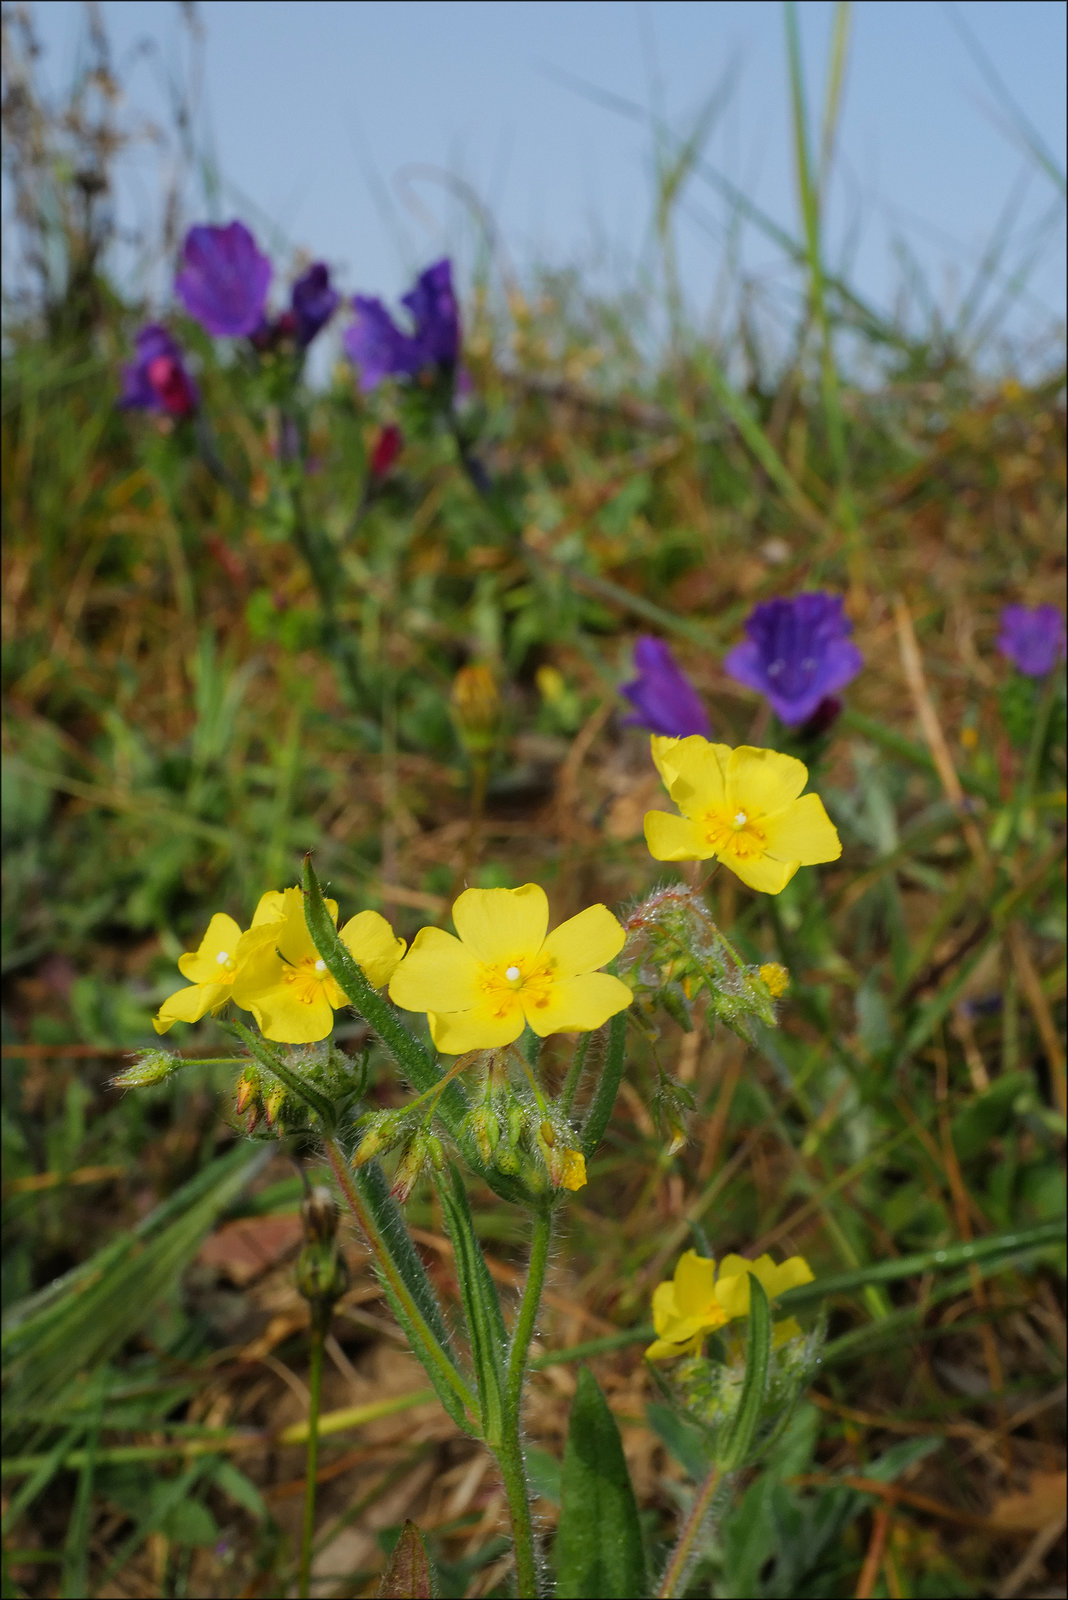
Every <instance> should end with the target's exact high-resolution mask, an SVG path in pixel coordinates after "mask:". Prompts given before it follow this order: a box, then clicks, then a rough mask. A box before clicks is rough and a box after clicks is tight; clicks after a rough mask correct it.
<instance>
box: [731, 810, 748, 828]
mask: <svg viewBox="0 0 1068 1600" xmlns="http://www.w3.org/2000/svg"><path fill="white" fill-rule="evenodd" d="M748 821H749V818H748V817H747V816H746V814H745V812H744V811H738V812H735V816H734V826H735V827H736V828H744V827H745V825H746V823H747V822H748Z"/></svg>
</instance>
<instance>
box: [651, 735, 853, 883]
mask: <svg viewBox="0 0 1068 1600" xmlns="http://www.w3.org/2000/svg"><path fill="white" fill-rule="evenodd" d="M652 751H653V760H654V762H655V763H656V767H657V771H658V772H659V773H660V776H661V777H662V778H663V780H664V783H665V785H666V787H667V791H668V793H669V794H670V796H671V798H672V800H674V802H675V804H676V805H677V806H678V808H679V810H680V811H681V812H682V815H681V816H679V817H674V816H671V815H670V813H668V812H666V811H647V812H646V814H645V839H646V843H647V844H648V846H649V853H650V854H651V855H653V856H655V857H656V859H657V861H707V860H708V859H709V857H711V856H717V857H718V858H719V860H720V861H722V862H723V865H724V866H725V867H729V868H730V870H731V871H732V872H733V873H734V874H735V876H736V877H739V878H741V880H742V882H743V883H746V884H748V885H749V887H750V888H751V889H759V890H761V891H763V893H765V894H778V893H779V892H780V890H782V889H785V887H786V885H787V884H788V883H789V881H790V879H791V878H792V877H793V875H794V873H795V872H796V871H797V869H798V867H802V866H811V865H813V864H815V863H816V862H819V861H837V859H838V857H839V856H840V855H841V853H842V844H841V841H840V839H839V837H838V834H837V831H836V829H835V826H834V824H833V822H832V821H831V819H830V818H829V817H828V815H827V813H826V811H825V810H824V808H823V801H822V800H821V799H820V797H819V795H816V794H806V795H801V791H802V789H803V788H804V787H805V784H806V783H807V782H808V768H807V767H806V766H805V764H804V762H803V761H797V760H795V759H794V757H793V756H783V755H779V753H778V752H777V751H775V750H757V749H754V747H753V746H752V745H744V744H743V745H739V747H738V748H737V749H736V750H732V749H731V748H730V746H729V745H725V744H710V743H709V741H708V740H707V739H703V738H702V737H701V735H700V734H697V733H695V734H691V735H690V737H689V738H687V739H664V738H661V737H659V736H658V735H656V734H654V735H653V741H652ZM798 796H801V797H800V799H799V798H798Z"/></svg>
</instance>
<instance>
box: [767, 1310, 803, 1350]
mask: <svg viewBox="0 0 1068 1600" xmlns="http://www.w3.org/2000/svg"><path fill="white" fill-rule="evenodd" d="M800 1337H801V1324H800V1323H799V1322H798V1320H797V1318H796V1317H783V1319H782V1321H781V1322H776V1323H774V1324H773V1325H772V1329H771V1348H772V1349H773V1350H779V1349H781V1347H782V1346H783V1345H784V1344H786V1343H787V1342H788V1341H789V1340H790V1339H800Z"/></svg>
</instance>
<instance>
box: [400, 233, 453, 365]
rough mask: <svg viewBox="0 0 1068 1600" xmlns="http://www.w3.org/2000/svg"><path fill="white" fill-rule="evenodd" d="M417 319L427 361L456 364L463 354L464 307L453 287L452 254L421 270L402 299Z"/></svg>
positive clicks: (416, 331) (418, 331)
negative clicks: (462, 314)
mask: <svg viewBox="0 0 1068 1600" xmlns="http://www.w3.org/2000/svg"><path fill="white" fill-rule="evenodd" d="M401 305H402V306H407V308H408V310H409V311H410V312H411V314H412V317H413V320H414V322H415V338H416V343H417V344H418V345H419V348H420V350H421V351H422V354H423V358H424V364H425V365H427V366H435V367H454V366H455V365H456V360H457V357H458V356H459V354H460V310H459V307H458V306H457V304H456V295H455V294H454V292H453V287H452V262H451V261H450V260H449V258H448V256H445V257H444V258H443V259H442V260H441V261H435V263H434V265H433V266H432V267H427V269H426V271H425V272H423V273H420V275H419V277H418V278H416V280H415V286H414V287H413V288H412V289H410V290H409V292H408V293H407V294H406V295H404V296H403V298H402V299H401Z"/></svg>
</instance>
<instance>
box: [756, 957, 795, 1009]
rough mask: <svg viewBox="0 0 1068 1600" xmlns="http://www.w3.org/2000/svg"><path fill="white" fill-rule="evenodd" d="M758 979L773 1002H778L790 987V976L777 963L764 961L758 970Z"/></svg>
mask: <svg viewBox="0 0 1068 1600" xmlns="http://www.w3.org/2000/svg"><path fill="white" fill-rule="evenodd" d="M760 977H761V979H762V980H763V982H764V985H765V987H766V988H767V991H768V993H769V994H770V995H771V998H772V999H773V1000H778V999H779V997H780V996H781V995H784V994H785V993H786V991H787V989H788V988H789V987H790V974H789V972H788V971H787V970H786V968H785V967H781V966H780V965H779V963H778V962H777V961H765V963H764V965H763V966H762V967H761V968H760Z"/></svg>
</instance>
